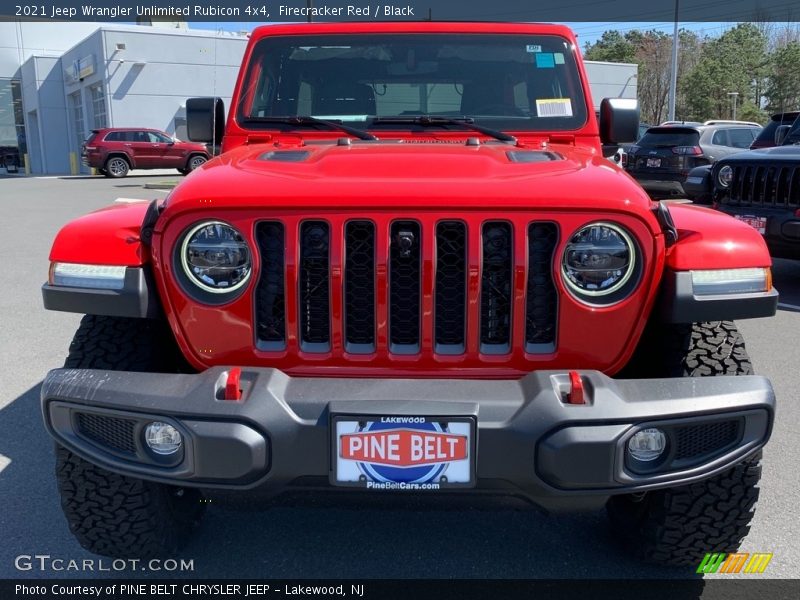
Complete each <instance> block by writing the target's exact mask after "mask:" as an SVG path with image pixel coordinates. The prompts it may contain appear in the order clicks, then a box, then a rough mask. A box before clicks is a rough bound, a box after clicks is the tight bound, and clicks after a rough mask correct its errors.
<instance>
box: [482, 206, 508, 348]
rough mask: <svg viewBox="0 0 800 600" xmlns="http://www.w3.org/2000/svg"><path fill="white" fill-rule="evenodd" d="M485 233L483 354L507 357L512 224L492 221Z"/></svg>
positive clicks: (484, 230)
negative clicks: (505, 355) (504, 355)
mask: <svg viewBox="0 0 800 600" xmlns="http://www.w3.org/2000/svg"><path fill="white" fill-rule="evenodd" d="M482 233H483V238H482V243H483V270H482V276H481V352H485V353H487V354H505V353H507V352H509V351H510V350H511V302H512V298H511V290H512V278H513V272H512V250H513V244H512V237H511V224H510V223H506V222H505V221H490V222H488V223H484V225H483V232H482Z"/></svg>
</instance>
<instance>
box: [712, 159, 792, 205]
mask: <svg viewBox="0 0 800 600" xmlns="http://www.w3.org/2000/svg"><path fill="white" fill-rule="evenodd" d="M720 203H722V204H726V205H729V206H742V207H750V206H752V207H766V208H770V207H776V208H789V207H795V208H796V207H800V167H779V166H760V165H737V166H733V180H732V181H731V185H730V192H729V193H728V194H725V195H723V196H721V197H720Z"/></svg>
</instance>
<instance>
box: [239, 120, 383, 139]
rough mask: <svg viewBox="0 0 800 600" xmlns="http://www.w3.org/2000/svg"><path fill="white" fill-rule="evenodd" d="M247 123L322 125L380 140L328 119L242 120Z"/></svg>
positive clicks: (360, 136)
mask: <svg viewBox="0 0 800 600" xmlns="http://www.w3.org/2000/svg"><path fill="white" fill-rule="evenodd" d="M242 120H243V121H244V122H245V123H285V124H287V125H309V126H311V127H314V126H317V125H322V126H324V127H330V128H331V129H338V130H339V131H344V132H345V133H348V134H350V135H352V136H353V137H357V138H358V139H360V140H367V141H370V142H375V141H377V140H378V138H377V137H375V136H374V135H372V134H371V133H368V132H366V131H362V130H361V129H356V128H355V127H350V126H349V125H344V124H342V123H337V122H336V121H328V120H326V119H317V118H316V117H309V116H302V115H298V116H286V117H280V116H274V117H245V118H244V119H242Z"/></svg>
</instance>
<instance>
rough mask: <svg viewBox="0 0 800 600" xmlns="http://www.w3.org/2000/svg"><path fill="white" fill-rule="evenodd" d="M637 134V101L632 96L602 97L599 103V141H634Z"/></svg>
mask: <svg viewBox="0 0 800 600" xmlns="http://www.w3.org/2000/svg"><path fill="white" fill-rule="evenodd" d="M638 135H639V102H638V101H637V100H634V99H632V98H603V101H602V102H601V103H600V141H601V142H602V143H603V144H627V143H629V142H635V141H636V138H637V137H638Z"/></svg>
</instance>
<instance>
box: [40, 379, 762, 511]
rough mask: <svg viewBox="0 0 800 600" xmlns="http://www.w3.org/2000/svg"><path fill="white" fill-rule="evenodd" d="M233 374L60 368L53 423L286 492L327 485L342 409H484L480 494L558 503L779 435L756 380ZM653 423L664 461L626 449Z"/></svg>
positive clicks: (180, 476)
mask: <svg viewBox="0 0 800 600" xmlns="http://www.w3.org/2000/svg"><path fill="white" fill-rule="evenodd" d="M226 373H227V370H226V369H225V368H222V367H215V368H212V369H209V370H207V371H205V372H203V373H200V374H197V375H167V374H152V373H126V372H113V371H100V370H89V369H56V370H53V371H51V372H50V373H48V375H47V377H46V378H45V381H44V384H43V386H42V410H43V415H44V422H45V425H46V427H47V429H48V431H49V432H50V434H51V435H52V436H53V437H54V438H55V439H56V440H57V441H58V442H59V443H60V444H62V445H64V446H66V447H68V448H70V449H71V450H72V451H74V452H75V453H77V454H78V455H80V456H82V457H83V458H85V459H86V460H89V461H91V462H93V463H95V464H98V465H100V466H102V467H104V468H107V469H109V470H112V471H117V472H120V473H123V474H127V475H132V476H136V477H141V478H145V479H151V480H155V481H161V482H166V483H172V484H179V485H188V486H196V487H203V488H216V489H229V490H240V491H244V490H254V489H258V490H260V491H261V492H266V493H268V494H273V493H279V492H282V491H286V490H288V489H292V488H296V487H297V486H303V487H314V486H317V487H328V478H329V475H330V471H331V438H330V430H329V423H330V420H331V418H332V416H334V415H356V416H362V415H363V416H381V415H390V416H437V417H447V416H466V417H472V418H473V419H474V422H475V424H476V427H475V432H476V440H477V443H476V461H477V462H476V474H477V486H476V491H483V490H486V491H493V492H497V491H501V492H505V493H512V494H515V495H518V496H522V497H524V498H526V499H528V500H531V501H533V502H535V503H537V504H540V505H545V506H548V508H552V505H553V504H556V505H557V504H558V503H559V502H562V501H568V500H569V498H570V497H573V498H574V497H576V496H597V497H601V496H606V497H607V496H609V495H612V494H618V493H628V492H631V491H639V490H646V489H651V488H658V487H668V486H674V485H680V484H684V483H689V482H691V481H696V480H700V479H704V478H706V477H709V476H711V475H713V474H715V473H718V472H720V471H722V470H724V469H726V468H728V467H730V466H732V465H734V464H736V463H737V462H739V461H741V460H742V459H744V458H746V457H748V456H750V455H752V454H753V453H755V452H756V451H757V450H758V449H759V448H761V447H762V446H763V445H764V444H765V443H766V442H767V440H768V438H769V435H770V432H771V429H772V421H773V415H774V409H775V397H774V393H773V391H772V387H771V385H770V383H769V381H768V380H767V379H765V378H763V377H756V376H749V377H709V378H685V379H651V380H614V379H611V378H609V377H606V376H605V375H603V374H602V373H599V372H596V371H581V372H580V375H581V378H582V381H583V384H584V388H585V400H586V403H585V404H569V403H566V401H565V394H566V392H567V391H568V390H569V376H568V373H567V372H563V371H562V372H555V371H542V372H536V373H531V374H530V375H528V376H526V377H525V378H523V379H521V380H519V381H485V380H480V381H475V380H452V379H441V380H419V379H418V380H408V379H405V380H403V379H335V378H297V377H289V376H288V375H286V374H285V373H283V372H281V371H278V370H275V369H265V368H248V367H246V368H243V369H242V377H241V388H242V390H243V395H242V399H241V400H238V401H230V400H222V399H220V398H221V397H222V396H221V393H222V391H221V390H222V387H223V385H224V382H225V379H226ZM81 413H82V414H84V415H86V414H89V415H92V416H95V417H97V416H99V417H107V418H109V417H110V418H117V419H122V420H124V421H127V422H128V427H127V429H124V431H128V433H129V435H130V436H131V440H132V442H131V444H132V447H133V450H130V449H129V451H127V452H122V451H120V450H119V448H112V447H108V446H107V445H105V444H104V443H99V442H98V441H97V439H96V438H92V437H91V436H88V437H87V435H85V433H84V432H83V430H82V425H81V424H80V419H81V418H84V417H80V416H79V415H80V414H81ZM153 420H160V421H166V422H169V423H172V424H173V425H174V426H175V427H177V428H178V429H179V430H180V431H181V432H182V433H183V436H184V448H183V451H182V453H181V454H180V455H179V456H177V457H176V458H174V459H173V460H172V461H171V462H170V461H166V462H165V461H164V460H162V459H158V458H157V457H153V456H151V455H150V454H149V453H148V451H147V450H146V449H145V447H144V444H143V443H142V434H141V432H142V429H143V428H144V426H145V425H146V424H147V423H148V422H150V421H153ZM720 423H728V424H729V425H725V427H727V428H728V429H727V430H730V431H733V430H734V429H735V432H736V433H735V439H734V438H730V439H729V440H728V443H727V445H725V446H724V447H718V448H716V449H712V450H711V451H705V453H703V452H701V453H700V454H699V455H697V456H695V457H694V458H691V457H689V458H688V459H687V457H686V456H685V448H684V450H680V448H681V447H682V446H681V444H684V441H682V440H683V437H685V435H684V434H685V432H687V431H689V432H692V431H696V432H698V434H699V435H700V438H698V439H700V440H701V441H702V439H705V438H703V435H705V433H703V432H705V431H706V430H705V429H703V427H709V428H711V429H708V431H712V430H713V431H716V429H714V427H716V426H717V425H719V424H720ZM645 425H652V426H657V427H659V428H661V429H662V430H664V431H666V432H667V438H668V450H667V454H668V455H670V457H669V459H668V460H666V459H665V460H666V462H663V463H661V467H659V468H655V469H653V468H652V467H646V466H645V468H642V466H641V465H639V466H637V465H632V464H631V463H630V459H629V458H626V452H625V448H626V445H627V441H628V439H629V437H630V436H631V435H633V433H634V432H635V431H636V430H637V429H639V428H640V427H642V426H645ZM692 427H695V428H700V429H691V428H692ZM687 428H688V429H687ZM681 436H683V437H681ZM684 445H685V444H684ZM698 448H699V449H700V450H702V449H703V448H704V447H703V446H702V444H701V445H700V446H698ZM680 452H683V454H684V455H683V456H680V455H679V453H680ZM648 469H649V470H648ZM447 492H448V493H450V490H447ZM454 493H458V492H454Z"/></svg>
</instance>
